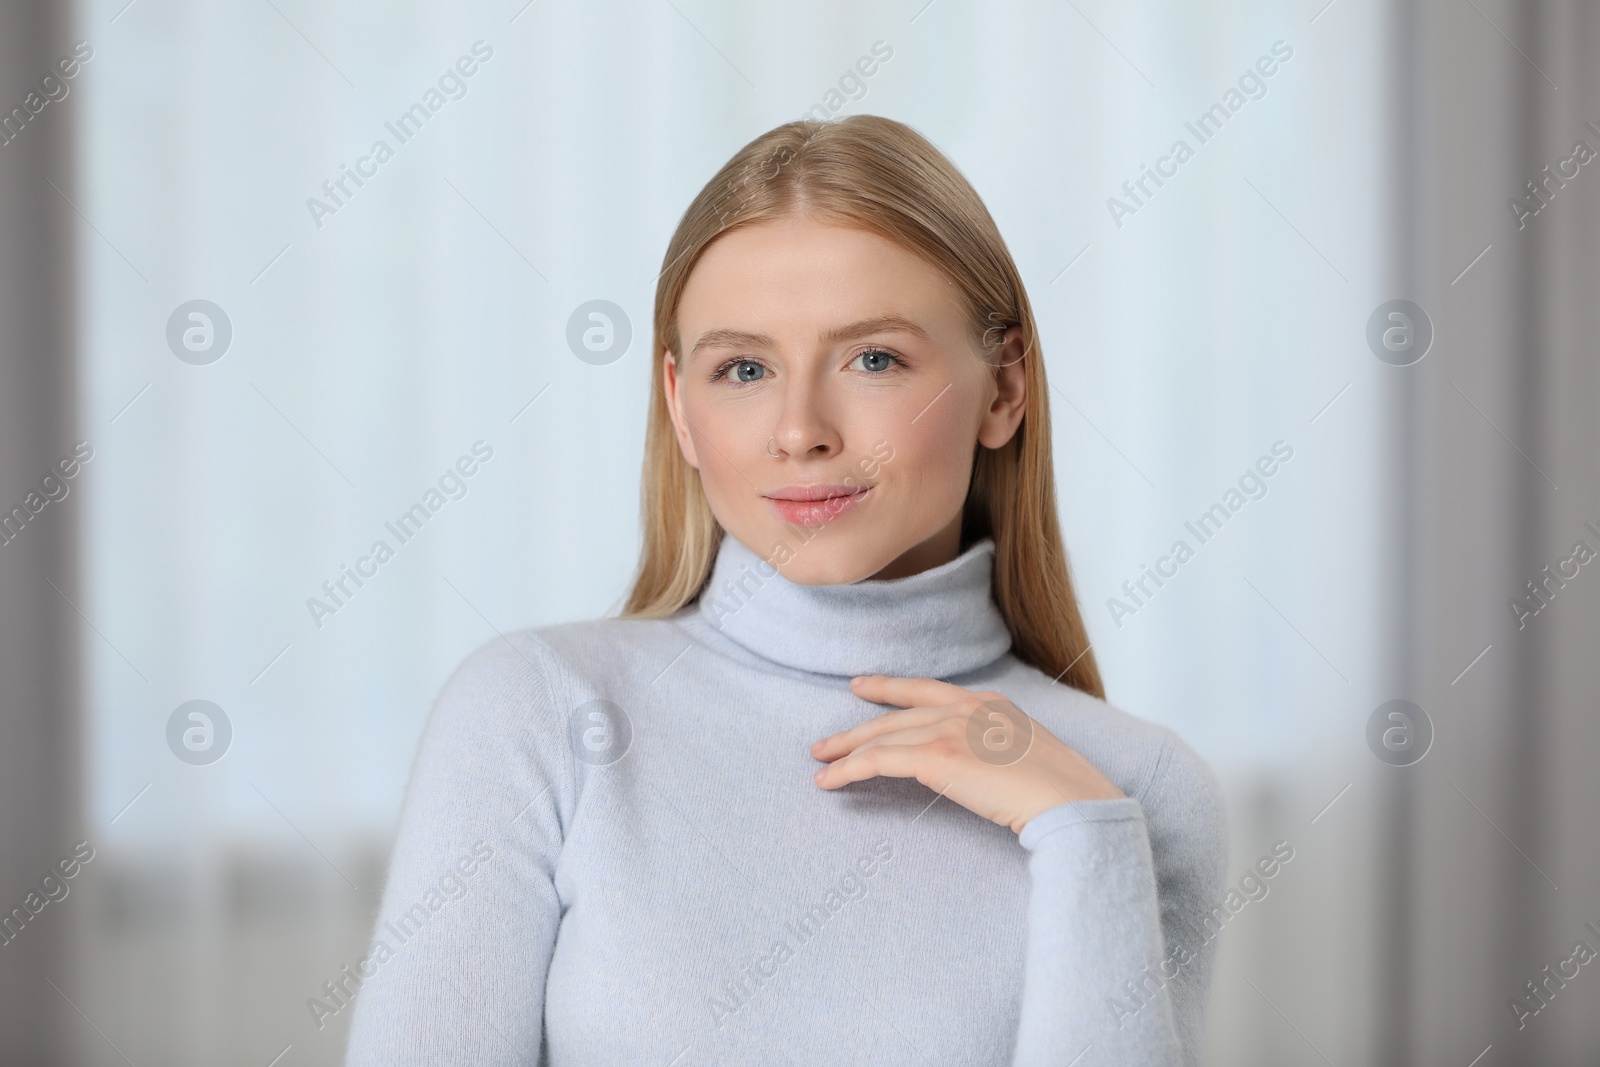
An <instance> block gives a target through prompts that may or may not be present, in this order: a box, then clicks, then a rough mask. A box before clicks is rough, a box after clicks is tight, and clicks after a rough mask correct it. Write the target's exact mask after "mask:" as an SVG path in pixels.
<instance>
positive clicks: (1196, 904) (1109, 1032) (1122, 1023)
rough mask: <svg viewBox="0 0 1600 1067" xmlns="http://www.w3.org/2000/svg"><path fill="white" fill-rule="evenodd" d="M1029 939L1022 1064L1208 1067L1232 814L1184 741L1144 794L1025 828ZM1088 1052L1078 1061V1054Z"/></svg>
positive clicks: (1064, 809) (1058, 811) (1175, 744)
mask: <svg viewBox="0 0 1600 1067" xmlns="http://www.w3.org/2000/svg"><path fill="white" fill-rule="evenodd" d="M1017 840H1018V842H1019V844H1021V845H1022V847H1024V848H1026V849H1027V850H1028V851H1029V853H1030V856H1029V861H1028V862H1029V879H1030V892H1029V899H1028V919H1027V921H1028V941H1027V952H1026V962H1025V965H1024V977H1023V991H1022V1008H1021V1019H1020V1022H1019V1025H1018V1031H1017V1044H1016V1051H1015V1054H1014V1057H1013V1059H1012V1063H1013V1065H1014V1067H1035V1065H1044V1064H1053V1065H1057V1067H1060V1065H1063V1064H1069V1063H1070V1064H1072V1065H1073V1067H1097V1065H1102V1064H1104V1065H1108V1067H1109V1065H1116V1067H1197V1065H1198V1064H1199V1063H1200V1058H1201V1053H1202V1044H1203V1039H1204V1024H1205V1011H1206V999H1207V993H1208V990H1209V988H1210V977H1211V976H1210V969H1211V960H1210V956H1209V954H1207V953H1204V952H1199V951H1197V950H1198V949H1199V948H1200V945H1199V941H1198V938H1196V937H1195V936H1194V934H1193V933H1192V932H1193V931H1194V930H1196V929H1198V928H1199V927H1200V924H1201V920H1202V918H1203V917H1204V916H1205V915H1206V914H1207V912H1208V910H1209V909H1210V908H1211V906H1212V905H1213V903H1214V902H1215V901H1216V899H1217V897H1218V895H1219V894H1220V893H1221V887H1222V881H1223V877H1224V870H1225V867H1226V864H1227V827H1226V816H1225V814H1224V812H1223V808H1222V803H1221V793H1220V790H1219V789H1218V787H1217V784H1216V780H1215V778H1214V777H1213V776H1212V774H1211V772H1210V770H1209V769H1208V768H1207V767H1206V766H1205V764H1204V763H1203V762H1202V761H1201V760H1200V758H1199V757H1198V756H1196V755H1195V754H1194V753H1193V752H1192V751H1191V750H1190V749H1189V748H1188V747H1187V746H1186V745H1184V744H1183V743H1182V742H1181V741H1178V740H1177V739H1176V738H1173V739H1172V740H1171V741H1170V742H1169V744H1168V746H1167V748H1166V749H1165V750H1164V751H1163V753H1162V757H1161V758H1160V760H1159V762H1158V766H1157V770H1156V773H1155V775H1154V777H1153V780H1152V782H1151V784H1150V785H1149V786H1148V787H1147V788H1146V790H1145V791H1144V793H1143V794H1141V796H1140V797H1119V798H1117V799H1115V800H1090V801H1078V802H1075V803H1069V804H1062V805H1059V806H1057V807H1055V808H1051V809H1050V810H1048V811H1045V812H1042V813H1040V814H1039V815H1037V816H1035V817H1034V818H1033V819H1032V820H1030V821H1029V822H1028V823H1027V825H1025V826H1024V827H1023V828H1022V832H1021V834H1020V835H1019V836H1018V839H1017ZM1074 1057H1078V1058H1076V1059H1075V1058H1074Z"/></svg>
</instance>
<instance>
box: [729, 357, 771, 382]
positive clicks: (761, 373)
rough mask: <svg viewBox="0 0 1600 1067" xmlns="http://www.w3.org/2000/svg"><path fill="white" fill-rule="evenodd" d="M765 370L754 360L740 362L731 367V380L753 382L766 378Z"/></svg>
mask: <svg viewBox="0 0 1600 1067" xmlns="http://www.w3.org/2000/svg"><path fill="white" fill-rule="evenodd" d="M766 373H767V368H765V367H763V366H762V365H761V364H759V363H757V362H755V361H754V360H749V359H745V360H740V361H739V362H738V363H735V364H734V365H733V380H734V381H736V382H753V381H756V380H758V379H760V378H763V377H765V376H766Z"/></svg>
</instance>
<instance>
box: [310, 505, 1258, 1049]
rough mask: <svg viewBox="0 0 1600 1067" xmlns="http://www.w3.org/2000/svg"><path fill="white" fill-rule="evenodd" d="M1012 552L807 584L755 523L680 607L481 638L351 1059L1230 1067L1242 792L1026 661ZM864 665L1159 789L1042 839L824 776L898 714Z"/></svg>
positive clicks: (365, 984)
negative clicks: (1014, 649) (661, 613)
mask: <svg viewBox="0 0 1600 1067" xmlns="http://www.w3.org/2000/svg"><path fill="white" fill-rule="evenodd" d="M993 562H994V545H993V543H992V542H991V541H989V540H984V541H980V542H978V543H976V544H974V545H972V546H971V547H970V548H969V549H967V550H966V551H965V552H963V553H962V554H961V555H960V556H959V557H958V558H957V559H955V560H952V561H950V562H949V563H946V564H944V565H942V566H939V567H936V568H933V569H932V570H928V571H925V572H923V573H921V574H916V575H912V576H910V577H906V578H899V579H894V580H890V581H864V582H857V583H855V584H852V585H840V586H802V585H796V584H794V583H792V582H789V581H788V580H786V579H784V578H783V577H781V576H780V575H778V574H776V572H775V571H773V570H772V569H771V568H769V567H767V566H766V565H765V564H764V563H763V562H762V561H761V560H760V559H759V558H758V557H757V556H756V555H755V553H753V552H751V551H750V550H749V549H748V548H746V547H745V546H744V545H742V544H740V543H739V542H738V541H736V540H734V539H733V538H732V537H724V538H723V541H722V545H721V548H720V549H719V552H718V555H717V560H716V566H715V570H714V573H713V575H712V580H711V584H710V585H709V586H708V588H707V590H706V592H705V593H704V594H703V595H702V596H701V597H700V599H699V601H698V602H697V603H696V604H694V605H691V606H690V607H687V608H685V609H684V610H682V611H680V612H679V613H678V614H677V615H675V616H674V617H672V618H670V619H664V620H655V621H639V620H633V621H622V620H616V619H609V620H601V621H596V622H586V623H576V624H569V625H562V626H551V627H545V628H542V629H536V630H529V631H524V632H521V633H517V634H513V635H511V636H510V637H507V638H496V639H495V640H494V641H492V642H490V643H489V644H487V645H485V646H484V647H483V648H481V649H479V650H478V651H477V652H475V653H474V654H473V655H472V656H471V657H470V658H469V659H468V660H467V661H466V663H464V664H463V665H462V666H461V667H460V669H459V670H457V671H456V673H455V675H454V676H453V677H452V678H451V679H450V681H449V682H448V684H447V685H446V686H445V689H444V692H443V693H442V695H441V696H440V698H439V700H438V703H437V705H436V706H435V708H434V710H433V713H432V715H431V717H430V718H429V720H428V724H427V728H426V731H425V734H424V737H423V741H422V745H421V750H420V752H419V753H418V755H417V759H416V763H415V766H414V767H413V770H412V774H411V781H410V785H409V788H408V791H407V795H406V801H405V805H404V811H403V814H402V816H401V821H400V829H399V836H398V839H397V841H396V843H395V849H394V855H393V859H392V861H391V863H390V868H389V879H388V884H387V886H386V889H385V892H384V897H383V905H382V909H381V912H380V914H379V916H378V921H377V924H376V929H375V932H374V937H373V942H372V947H371V952H370V953H369V954H368V955H367V956H365V957H363V958H362V959H361V960H360V961H358V962H357V963H355V964H354V965H353V966H352V967H351V968H349V969H347V971H346V972H345V975H344V977H343V978H342V979H341V981H340V983H339V985H338V986H337V988H332V989H330V991H329V994H328V995H327V996H326V997H324V998H320V999H319V1001H318V1003H319V1004H320V1005H321V1006H320V1007H318V1006H315V1005H312V1004H308V1009H310V1010H311V1012H312V1015H313V1017H314V1018H315V1019H316V1020H317V1021H318V1022H319V1023H323V1022H325V1021H326V1017H327V1016H328V1015H329V1014H338V1013H340V1012H342V1011H343V1010H344V1009H345V1008H347V1007H350V1006H351V1004H350V1001H351V1000H352V999H353V1000H354V1004H353V1008H354V1018H353V1021H352V1026H351V1033H350V1046H349V1056H348V1060H347V1062H348V1063H349V1064H351V1065H353V1067H411V1065H422V1064H428V1065H437V1064H452V1065H477V1064H485V1065H487V1064H494V1065H511V1064H527V1065H533V1064H545V1063H548V1064H551V1065H554V1067H590V1065H593V1067H617V1065H619V1064H629V1065H633V1064H638V1065H647V1067H690V1065H703V1064H782V1063H792V1064H807V1065H810V1064H870V1065H875V1067H881V1065H885V1064H917V1065H929V1064H937V1065H940V1067H944V1065H948V1064H962V1065H971V1064H995V1065H1000V1064H1014V1065H1024V1064H1025V1065H1030V1067H1032V1065H1045V1064H1050V1065H1053V1067H1064V1065H1066V1064H1069V1063H1070V1064H1073V1065H1074V1067H1091V1065H1115V1067H1135V1065H1145V1064H1195V1063H1198V1062H1199V1058H1200V1047H1201V1034H1202V1025H1203V1022H1204V1017H1205V1004H1206V991H1207V987H1208V985H1209V973H1210V963H1211V959H1210V956H1211V953H1210V951H1209V950H1208V949H1206V948H1205V947H1204V943H1205V942H1206V941H1208V940H1209V938H1207V936H1206V931H1207V930H1208V929H1210V927H1209V926H1208V925H1207V923H1208V922H1209V921H1213V920H1211V919H1210V917H1209V913H1211V912H1212V911H1213V908H1214V906H1215V905H1216V904H1217V903H1218V901H1219V898H1220V896H1221V894H1222V892H1223V885H1222V882H1223V874H1224V866H1225V863H1226V858H1227V856H1226V848H1227V845H1226V827H1225V818H1224V814H1223V811H1222V806H1221V803H1220V799H1219V793H1218V789H1217V786H1216V782H1215V780H1214V778H1213V777H1212V775H1211V773H1210V771H1209V770H1208V769H1207V768H1206V766H1205V765H1204V764H1203V763H1202V762H1201V761H1200V759H1199V758H1198V757H1197V756H1196V755H1195V754H1194V752H1193V751H1191V750H1190V749H1189V748H1188V747H1187V746H1186V745H1185V744H1184V743H1183V742H1182V741H1181V740H1179V739H1178V737H1177V736H1176V735H1175V734H1173V733H1172V732H1171V731H1170V730H1167V729H1165V728H1163V727H1159V726H1156V725H1153V724H1151V723H1148V722H1144V721H1142V720H1139V719H1136V718H1133V717H1131V716H1129V715H1127V714H1125V713H1123V712H1121V711H1118V710H1116V709H1115V708H1112V707H1110V706H1108V705H1107V704H1105V703H1103V702H1101V701H1099V700H1096V699H1094V698H1093V697H1090V696H1087V695H1085V694H1084V693H1082V692H1079V691H1077V690H1074V689H1070V688H1067V687H1066V686H1064V685H1060V684H1053V683H1052V681H1051V679H1049V678H1047V677H1045V676H1044V675H1043V674H1041V673H1040V672H1039V671H1037V670H1035V669H1034V668H1032V667H1029V666H1025V665H1023V664H1022V663H1020V662H1019V661H1018V660H1017V659H1016V658H1015V657H1013V656H1012V655H1011V654H1010V653H1009V648H1010V638H1009V635H1008V633H1007V630H1006V627H1005V624H1004V621H1003V620H1002V618H1001V616H1000V614H999V611H998V609H997V608H996V606H995V604H994V602H993V600H992V598H991V592H990V588H991V574H992V570H993ZM858 674H888V675H904V676H910V677H933V678H940V679H944V680H947V681H950V682H953V683H955V684H957V685H961V686H965V687H968V688H972V689H982V690H994V691H997V692H999V693H1002V694H1004V695H1005V696H1006V697H1008V698H1010V700H1011V701H1012V702H1013V703H1015V704H1016V705H1017V706H1018V707H1019V708H1021V709H1022V710H1023V711H1025V712H1027V713H1028V714H1029V715H1030V716H1032V717H1033V718H1034V719H1035V720H1036V721H1037V722H1038V723H1040V724H1041V725H1042V726H1044V727H1045V728H1046V729H1047V730H1049V731H1050V732H1051V733H1053V734H1054V735H1056V736H1057V737H1059V738H1060V739H1061V740H1063V741H1064V742H1066V743H1067V744H1069V745H1071V746H1073V747H1074V748H1076V749H1077V750H1078V751H1080V752H1082V753H1083V754H1084V756H1086V757H1087V758H1088V759H1089V760H1090V761H1091V762H1093V763H1094V764H1095V765H1096V766H1097V767H1099V768H1100V770H1101V771H1102V772H1103V773H1104V774H1105V775H1106V776H1107V777H1108V778H1110V779H1111V780H1112V781H1113V782H1115V783H1116V784H1117V786H1118V787H1119V788H1120V789H1121V790H1122V791H1123V792H1124V793H1126V794H1127V796H1126V797H1124V798H1120V799H1116V800H1094V801H1080V802H1076V803H1070V804H1062V805H1060V806H1059V807H1056V808H1052V809H1051V810H1049V811H1046V812H1044V813H1042V814H1040V815H1038V816H1035V817H1034V818H1033V820H1032V821H1030V822H1029V823H1028V824H1027V825H1026V826H1025V827H1023V829H1022V832H1021V834H1020V835H1019V834H1016V833H1013V832H1012V831H1011V830H1010V829H1009V828H1007V827H1004V826H1000V825H997V824H995V823H992V822H989V821H988V820H986V819H984V818H982V817H981V816H978V815H975V814H973V813H972V812H970V811H967V810H966V809H965V808H962V807H960V806H959V805H957V804H955V803H953V802H951V801H950V800H948V799H944V798H941V797H939V796H938V795H937V794H936V793H934V792H933V791H932V790H930V789H928V788H926V787H924V786H923V785H922V784H921V783H919V782H917V781H916V780H915V779H897V778H874V779H870V780H868V781H865V782H858V783H854V784H851V785H848V786H845V787H843V788H841V789H838V790H833V791H830V790H824V789H822V788H820V787H819V786H817V785H816V783H815V782H814V781H813V780H812V774H813V773H814V772H815V771H816V769H817V768H818V767H819V766H821V764H820V763H819V762H818V761H817V760H816V759H815V758H813V757H812V755H811V753H810V746H811V744H812V742H814V741H817V740H819V739H821V738H823V737H826V736H828V735H829V734H832V733H835V732H837V731H840V730H844V729H847V728H849V727H851V726H854V725H856V724H858V723H861V722H864V721H866V720H868V719H871V718H873V717H875V716H877V715H880V714H882V713H883V712H885V711H887V710H889V709H888V708H886V707H884V706H882V705H877V704H873V703H871V702H869V701H866V700H863V699H862V698H860V697H858V696H856V695H855V694H854V693H852V692H851V691H850V689H849V679H850V678H851V677H852V676H854V675H858ZM1223 918H1224V919H1225V915H1224V916H1223ZM1214 921H1215V922H1218V923H1220V921H1222V920H1221V919H1218V920H1214ZM1074 1057H1080V1058H1078V1059H1074Z"/></svg>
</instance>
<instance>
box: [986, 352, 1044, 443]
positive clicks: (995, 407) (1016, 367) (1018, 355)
mask: <svg viewBox="0 0 1600 1067" xmlns="http://www.w3.org/2000/svg"><path fill="white" fill-rule="evenodd" d="M1031 355H1032V353H1031V352H1029V351H1028V350H1027V349H1026V348H1025V347H1024V345H1023V340H1022V327H1020V326H1012V327H1009V328H1008V329H1007V330H1006V334H1005V340H1003V341H1002V342H1001V343H1000V348H999V350H998V351H997V352H996V353H995V361H994V364H993V366H994V384H995V395H994V399H993V400H991V401H990V402H989V407H988V410H986V411H985V412H984V413H983V421H982V422H980V423H979V424H978V443H979V444H981V445H983V446H984V447H985V448H1000V447H1001V446H1003V445H1004V444H1005V443H1006V442H1007V441H1010V440H1011V438H1012V437H1013V436H1014V435H1015V434H1016V432H1017V427H1018V426H1021V425H1022V416H1023V415H1024V414H1026V412H1027V406H1028V385H1027V382H1028V376H1027V366H1028V364H1027V359H1028V358H1029V357H1030V356H1031Z"/></svg>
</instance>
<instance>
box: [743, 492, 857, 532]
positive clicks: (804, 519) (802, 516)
mask: <svg viewBox="0 0 1600 1067" xmlns="http://www.w3.org/2000/svg"><path fill="white" fill-rule="evenodd" d="M814 488H818V489H820V488H824V487H822V486H817V487H814ZM835 488H843V487H835ZM781 491H782V492H788V491H789V490H781ZM871 492H872V487H871V486H868V487H867V488H865V489H861V490H849V489H846V491H845V492H844V493H843V494H842V495H838V496H828V497H823V498H821V499H815V500H788V499H784V498H781V497H768V498H767V500H768V501H769V502H770V503H771V504H772V509H773V510H774V511H776V512H777V513H778V516H779V517H780V518H782V519H783V521H784V522H789V523H793V524H795V525H796V526H826V525H827V524H828V523H830V522H833V521H835V520H836V519H838V518H839V517H840V516H842V515H844V514H845V513H846V512H848V511H850V510H851V509H853V508H855V507H856V506H857V505H859V504H860V503H861V501H863V500H865V499H866V498H867V495H868V494H869V493H871Z"/></svg>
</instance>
